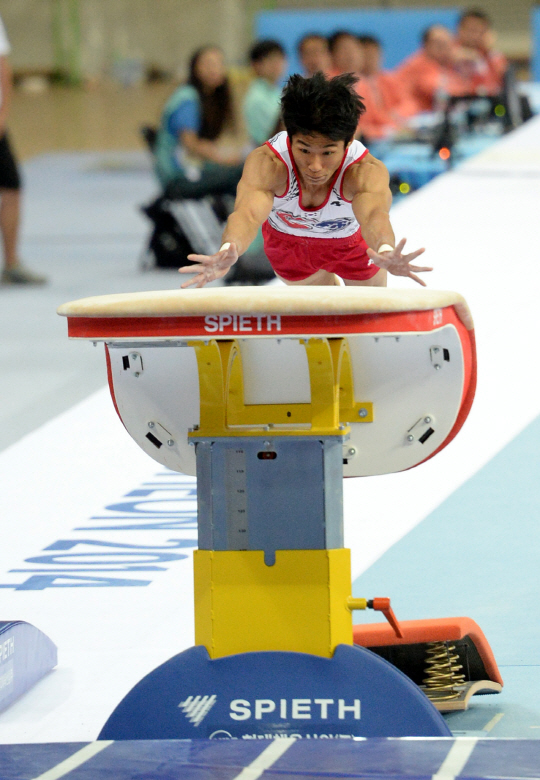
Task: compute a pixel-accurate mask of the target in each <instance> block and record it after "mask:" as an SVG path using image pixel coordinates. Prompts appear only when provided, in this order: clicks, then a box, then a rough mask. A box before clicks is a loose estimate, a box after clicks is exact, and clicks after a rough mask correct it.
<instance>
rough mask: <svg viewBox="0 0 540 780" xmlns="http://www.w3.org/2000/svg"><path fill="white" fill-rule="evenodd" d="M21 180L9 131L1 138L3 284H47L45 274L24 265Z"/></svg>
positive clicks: (0, 202) (0, 219) (0, 200)
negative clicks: (20, 238)
mask: <svg viewBox="0 0 540 780" xmlns="http://www.w3.org/2000/svg"><path fill="white" fill-rule="evenodd" d="M20 215H21V180H20V176H19V171H18V166H17V163H16V160H15V157H14V156H13V153H12V151H11V147H10V144H9V140H8V137H7V134H6V133H4V135H3V136H2V137H1V138H0V236H1V239H2V248H3V255H4V269H3V271H2V275H1V277H0V282H1V283H2V284H44V283H45V282H46V281H47V280H46V278H45V277H44V276H40V275H39V274H35V273H33V272H32V271H29V270H28V269H27V268H24V267H23V266H22V265H21V263H20V260H19V255H18V247H19V226H20Z"/></svg>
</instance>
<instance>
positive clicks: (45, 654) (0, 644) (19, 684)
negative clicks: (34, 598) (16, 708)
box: [0, 620, 58, 711]
mask: <svg viewBox="0 0 540 780" xmlns="http://www.w3.org/2000/svg"><path fill="white" fill-rule="evenodd" d="M57 660H58V659H57V651H56V646H55V645H54V644H53V643H52V642H51V640H50V639H49V637H48V636H46V635H45V634H44V633H43V632H42V631H40V630H39V629H37V628H35V626H31V625H30V624H29V623H25V622H24V621H23V620H6V621H0V711H1V710H5V709H6V708H7V707H9V705H10V704H11V703H12V702H14V701H15V699H18V698H19V696H22V695H23V693H26V691H27V690H28V689H29V688H31V687H32V686H33V685H34V684H35V683H36V682H37V681H38V680H40V679H41V678H42V677H44V676H45V675H46V674H47V673H48V672H50V671H51V669H53V668H54V667H55V666H56V664H57Z"/></svg>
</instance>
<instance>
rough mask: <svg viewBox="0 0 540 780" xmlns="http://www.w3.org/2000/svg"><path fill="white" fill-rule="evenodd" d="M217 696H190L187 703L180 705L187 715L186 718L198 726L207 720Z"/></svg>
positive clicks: (183, 702)
mask: <svg viewBox="0 0 540 780" xmlns="http://www.w3.org/2000/svg"><path fill="white" fill-rule="evenodd" d="M216 699H217V696H215V695H214V696H188V697H187V699H186V700H185V701H181V702H180V704H179V705H178V706H179V707H180V708H181V709H182V711H183V712H184V713H185V716H186V718H187V719H188V720H189V721H190V722H191V723H193V725H194V726H198V725H199V723H202V721H203V720H204V719H205V718H206V716H207V715H208V713H209V712H210V710H211V709H212V707H213V706H214V704H215V703H216Z"/></svg>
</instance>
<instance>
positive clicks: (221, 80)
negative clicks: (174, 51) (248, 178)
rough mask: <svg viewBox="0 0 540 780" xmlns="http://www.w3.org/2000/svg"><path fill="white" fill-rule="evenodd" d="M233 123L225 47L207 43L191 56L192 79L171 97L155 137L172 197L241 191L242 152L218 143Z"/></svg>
mask: <svg viewBox="0 0 540 780" xmlns="http://www.w3.org/2000/svg"><path fill="white" fill-rule="evenodd" d="M231 126H234V117H233V105H232V97H231V90H230V87H229V82H228V79H227V74H226V71H225V63H224V60H223V53H222V51H221V50H220V49H219V48H217V47H216V46H205V47H203V48H202V49H199V50H198V51H196V52H195V53H194V54H193V56H192V58H191V61H190V66H189V77H188V81H187V84H185V85H183V86H181V87H179V88H178V89H177V90H176V91H175V92H174V94H173V95H172V96H171V97H170V98H169V100H168V101H167V103H166V105H165V109H164V111H163V115H162V118H161V124H160V128H159V130H158V135H157V139H156V147H155V155H156V172H157V175H158V177H159V179H160V181H161V183H162V184H163V186H164V187H165V188H166V191H167V195H168V196H169V197H171V198H202V197H204V196H205V195H211V194H222V193H229V194H231V195H234V194H235V193H236V185H237V184H238V181H239V180H240V177H241V175H242V167H243V166H242V156H241V155H240V153H238V152H231V151H227V150H225V149H223V148H221V147H220V145H219V144H218V141H219V138H220V136H221V135H222V133H223V131H224V130H225V129H226V128H227V127H231Z"/></svg>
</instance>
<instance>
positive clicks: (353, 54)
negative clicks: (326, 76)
mask: <svg viewBox="0 0 540 780" xmlns="http://www.w3.org/2000/svg"><path fill="white" fill-rule="evenodd" d="M328 45H329V46H330V54H331V55H332V71H331V74H330V75H331V76H339V75H340V74H341V73H354V74H355V75H359V74H360V73H361V72H362V47H361V46H360V43H359V42H358V39H357V37H356V35H353V34H352V33H350V32H347V31H346V30H338V31H337V32H335V33H334V34H333V35H331V36H330V38H329V39H328Z"/></svg>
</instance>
